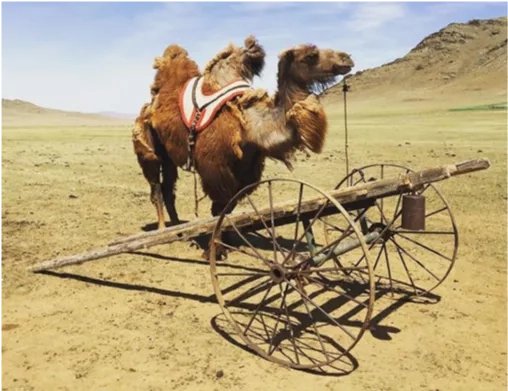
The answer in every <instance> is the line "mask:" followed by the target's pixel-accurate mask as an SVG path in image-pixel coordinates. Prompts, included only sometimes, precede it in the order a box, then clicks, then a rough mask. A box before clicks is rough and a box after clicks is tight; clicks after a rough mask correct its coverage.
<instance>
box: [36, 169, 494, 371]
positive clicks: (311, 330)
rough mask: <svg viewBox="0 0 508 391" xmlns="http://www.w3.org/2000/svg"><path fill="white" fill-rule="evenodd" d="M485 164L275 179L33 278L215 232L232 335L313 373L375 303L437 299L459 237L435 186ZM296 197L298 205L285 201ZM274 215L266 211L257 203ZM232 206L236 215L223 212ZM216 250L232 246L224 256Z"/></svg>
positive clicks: (50, 264)
mask: <svg viewBox="0 0 508 391" xmlns="http://www.w3.org/2000/svg"><path fill="white" fill-rule="evenodd" d="M489 166H490V163H489V161H488V160H487V159H479V160H470V161H465V162H461V163H457V164H449V165H444V166H440V167H435V168H430V169H425V170H421V171H413V170H411V169H408V168H405V167H402V166H399V165H394V164H378V165H370V166H365V167H362V168H359V169H354V170H352V171H351V173H350V174H349V175H347V176H346V177H345V178H344V179H343V180H342V181H341V182H340V183H339V184H338V185H337V186H336V187H335V189H334V190H332V191H330V192H325V191H323V190H321V189H319V188H317V187H316V186H313V185H312V184H310V183H306V182H303V181H300V180H295V179H267V180H263V181H262V182H260V183H259V184H256V185H257V186H258V188H257V189H256V192H255V193H254V194H253V195H250V196H246V195H245V194H247V191H248V189H249V187H246V188H245V189H243V190H241V191H240V192H239V193H238V194H237V195H236V196H235V197H234V198H233V199H232V200H231V202H236V201H237V200H238V201H239V204H238V207H237V208H236V211H235V212H234V213H231V214H224V213H223V214H221V215H220V216H218V217H215V218H210V219H204V220H197V221H191V222H189V223H185V224H181V225H178V226H175V227H170V228H166V229H163V230H158V231H151V232H146V233H142V234H137V235H134V236H129V237H125V238H120V239H118V240H116V241H114V242H112V243H110V244H109V245H107V246H106V247H104V248H100V249H97V250H93V251H90V252H87V253H84V254H79V255H72V256H68V257H63V258H58V259H53V260H50V261H46V262H42V263H40V264H37V265H35V266H33V267H32V268H31V269H30V270H32V271H34V272H38V271H43V270H47V269H54V268H58V267H62V266H66V265H72V264H79V263H83V262H88V261H92V260H95V259H100V258H104V257H108V256H111V255H115V254H120V253H128V252H133V251H136V250H140V249H145V248H148V247H153V246H156V245H161V244H166V243H171V242H174V241H179V240H189V239H192V238H196V237H198V236H200V235H206V234H211V235H212V238H213V241H212V245H211V249H210V250H211V251H210V271H211V277H212V284H213V287H214V290H215V294H216V297H217V301H218V303H219V305H220V306H221V308H222V311H223V313H224V315H225V318H226V319H227V320H228V321H229V323H228V324H229V327H230V328H231V329H232V332H231V334H234V338H237V339H239V340H240V341H243V342H244V343H245V344H247V346H248V347H249V348H250V349H252V350H253V351H254V352H256V353H258V354H259V355H261V356H262V357H265V358H266V359H268V360H271V361H274V362H277V363H279V364H282V365H286V366H290V367H295V368H316V367H321V366H324V365H328V364H331V363H332V362H334V361H336V360H340V359H341V357H342V356H344V355H345V354H347V353H348V352H350V351H351V349H352V348H353V347H354V346H355V345H356V344H357V343H358V341H359V340H360V339H361V337H362V335H363V333H364V332H365V330H366V329H367V328H368V327H369V320H370V317H371V314H372V311H373V305H374V301H375V297H376V295H377V294H379V293H380V292H382V293H383V294H388V295H391V296H397V295H401V294H403V295H414V296H422V295H426V294H428V293H429V292H430V291H432V290H433V289H435V288H436V287H437V286H438V285H439V284H441V283H442V282H443V281H444V280H445V278H446V277H447V276H448V274H449V273H450V270H451V269H452V267H453V264H454V262H455V259H456V256H457V248H458V232H457V226H456V224H455V221H454V217H453V214H452V213H451V210H450V207H449V204H448V202H447V201H446V200H445V198H444V197H443V196H442V194H441V193H440V192H439V190H438V189H437V188H436V186H435V185H434V182H438V181H442V180H445V179H448V178H450V177H453V176H457V175H462V174H468V173H472V172H475V171H479V170H484V169H487V168H489ZM288 194H293V195H294V196H293V197H294V199H293V200H284V202H276V201H280V199H281V198H282V199H285V198H286V197H287V195H288ZM263 195H264V196H265V197H264V199H265V200H267V201H265V202H267V204H268V205H267V206H264V207H260V206H259V201H257V199H256V198H257V197H258V196H263ZM226 209H227V208H226ZM217 246H223V247H226V248H227V249H229V250H230V251H229V255H228V258H227V260H225V261H221V260H218V259H216V249H217Z"/></svg>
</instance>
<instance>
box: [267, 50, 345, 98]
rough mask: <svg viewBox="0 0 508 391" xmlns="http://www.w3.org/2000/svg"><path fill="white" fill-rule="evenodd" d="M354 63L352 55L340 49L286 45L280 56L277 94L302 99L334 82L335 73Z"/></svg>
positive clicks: (338, 73)
mask: <svg viewBox="0 0 508 391" xmlns="http://www.w3.org/2000/svg"><path fill="white" fill-rule="evenodd" d="M353 67H354V62H353V60H352V59H351V57H349V55H348V54H346V53H344V52H341V51H337V50H332V49H319V48H318V47H316V46H315V45H299V46H296V47H294V48H291V49H287V50H285V51H283V52H282V53H281V54H280V56H279V65H278V74H277V83H278V87H279V94H282V95H286V96H287V95H290V96H291V95H296V96H294V97H293V98H296V100H301V99H305V97H306V96H308V94H310V93H312V92H314V91H316V90H323V89H326V88H327V87H329V86H330V85H332V84H334V82H335V81H336V78H337V76H339V75H345V74H347V73H349V72H350V71H351V69H352V68H353ZM291 100H292V101H293V102H294V101H295V99H291Z"/></svg>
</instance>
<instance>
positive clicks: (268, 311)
mask: <svg viewBox="0 0 508 391" xmlns="http://www.w3.org/2000/svg"><path fill="white" fill-rule="evenodd" d="M131 254H133V255H140V256H146V257H153V258H156V259H160V260H164V261H168V262H178V263H184V264H193V265H202V266H209V262H208V261H206V260H199V259H189V258H177V257H170V256H164V255H160V254H152V253H149V252H139V251H138V252H133V253H131ZM221 266H226V267H229V268H236V269H241V270H245V271H249V270H253V269H251V268H249V267H247V266H241V265H231V264H228V263H227V261H224V262H221V263H220V264H218V265H217V267H221ZM40 273H41V274H45V275H49V276H53V277H57V278H64V279H73V280H77V281H81V282H85V283H89V284H95V285H98V286H102V287H108V288H114V289H124V290H128V291H140V292H150V293H155V294H158V295H162V296H167V297H176V298H183V299H187V300H194V301H196V302H199V303H213V304H218V301H217V299H216V297H215V295H214V294H212V295H209V296H205V295H200V294H198V293H194V292H182V291H178V290H168V289H161V288H157V287H151V286H145V285H139V284H131V283H124V282H117V281H110V280H102V279H99V278H93V277H88V276H83V275H79V274H73V273H61V272H54V271H43V272H40ZM248 279H249V278H246V279H245V280H241V281H239V282H238V283H236V284H233V285H232V286H230V287H228V288H226V289H225V290H224V292H225V291H226V290H228V291H229V292H234V291H235V290H239V289H241V288H242V286H243V285H244V283H245V282H246V281H247V280H248ZM250 279H252V278H250ZM330 285H331V286H332V287H340V288H341V289H344V290H346V291H347V293H348V295H349V296H350V297H352V298H358V300H360V299H359V298H360V296H361V295H362V293H363V292H364V291H365V286H364V285H362V284H352V283H349V282H348V283H346V282H344V281H332V282H330ZM252 294H254V292H252ZM281 294H282V292H281V293H279V294H276V295H272V296H273V297H271V298H270V299H269V300H266V301H264V302H263V303H264V305H263V306H261V307H260V308H258V309H256V306H255V305H253V304H251V303H247V302H246V300H244V299H245V298H246V297H245V294H244V293H242V295H243V297H242V300H240V301H241V302H240V303H238V304H236V305H234V308H235V309H239V310H247V311H251V313H252V311H254V310H256V311H258V310H259V311H260V312H262V313H263V314H264V316H265V317H270V316H271V317H274V316H275V314H276V313H277V309H276V308H273V307H269V305H270V303H273V302H275V301H277V300H278V299H280V298H281ZM288 294H289V292H288ZM319 294H320V293H319V292H315V293H312V294H311V295H309V297H310V298H311V299H315V298H316V297H317V296H318V295H319ZM389 294H390V292H388V291H387V290H384V289H378V290H376V292H375V302H376V303H375V306H374V308H375V310H374V314H373V316H372V317H371V319H370V322H369V326H368V329H367V330H366V331H368V332H370V334H371V335H372V336H373V337H374V338H376V339H380V340H391V339H392V338H393V335H395V334H398V333H399V332H400V331H401V330H400V329H399V328H397V327H395V326H386V325H383V324H382V323H383V322H384V321H385V320H386V319H387V318H388V317H389V315H390V314H392V313H393V312H394V311H396V310H398V309H400V308H401V307H403V306H404V305H406V304H426V305H428V304H435V303H437V302H439V301H440V297H439V296H436V295H432V294H429V295H426V296H421V297H419V298H417V299H415V298H412V297H411V295H410V294H408V293H406V294H405V293H404V292H399V295H398V296H397V297H394V298H392V300H391V301H390V304H389V305H387V306H385V307H381V308H380V306H379V305H378V304H379V302H380V300H381V299H382V298H384V297H387V296H388V295H389ZM242 295H240V296H242ZM346 301H347V299H345V298H344V297H334V298H333V299H330V300H326V302H325V303H324V304H323V305H322V308H323V309H324V310H325V311H327V312H328V313H332V312H333V311H334V310H335V309H337V308H340V307H341V306H344V305H345V304H346ZM302 303H303V301H302ZM298 307H301V305H300V304H299V303H298V302H297V303H293V304H292V305H290V306H287V311H288V320H289V317H290V318H291V319H295V320H296V321H297V326H295V327H294V332H295V335H298V336H300V335H303V334H306V335H308V334H309V330H311V327H312V324H313V323H312V322H321V323H324V324H326V323H328V324H330V325H331V322H330V320H329V319H327V318H326V317H325V316H324V315H323V314H322V313H320V312H319V311H315V310H314V311H312V312H311V313H312V316H311V313H309V312H308V311H307V312H302V311H297V308H298ZM230 308H231V307H230ZM347 308H350V307H347ZM364 309H365V307H364V306H362V304H361V302H359V303H358V305H356V306H353V308H351V309H349V311H348V312H346V313H343V314H342V315H341V316H340V317H338V318H336V319H335V322H336V323H338V324H339V325H341V326H348V327H350V328H353V329H354V328H357V329H360V328H361V327H362V326H363V323H362V322H361V321H358V320H355V319H354V318H355V316H357V315H358V314H359V313H360V312H361V311H362V310H364ZM279 311H280V309H279ZM279 318H280V315H279ZM295 324H296V323H295ZM211 326H212V328H213V329H214V330H215V332H217V333H218V334H219V335H220V336H221V337H223V338H224V339H225V340H226V341H228V342H229V343H231V344H233V345H235V346H238V347H240V348H241V349H243V350H244V351H246V352H249V353H251V354H252V353H254V354H258V353H257V352H255V351H254V350H253V349H252V348H250V347H249V346H248V345H247V344H245V343H244V341H243V340H242V339H241V338H238V336H236V338H235V332H234V330H233V331H232V326H231V324H229V323H228V322H227V319H226V318H225V317H224V315H223V314H222V313H221V314H218V315H216V316H214V317H213V318H212V319H211ZM332 326H333V325H332ZM292 327H293V326H292ZM284 330H285V328H284ZM275 331H278V330H275ZM282 331H283V330H282V328H281V330H280V331H279V332H278V334H277V339H278V342H277V344H278V345H279V346H282V342H284V341H285V340H286V341H287V340H289V339H290V336H289V335H287V334H288V333H286V334H284V333H283V332H282ZM310 332H311V333H312V331H310ZM274 336H275V332H274ZM322 337H323V339H324V340H325V343H326V344H327V346H328V345H329V346H333V347H334V348H335V350H336V351H339V352H342V353H343V355H341V356H340V359H338V360H335V361H334V362H333V363H331V364H328V365H325V366H322V367H320V368H318V369H296V370H300V371H305V372H308V373H312V374H315V375H320V376H337V377H338V376H345V375H348V374H350V373H352V372H353V371H355V370H356V369H357V368H358V366H359V365H358V361H357V360H356V359H355V358H354V357H353V356H352V355H351V354H350V353H349V352H346V349H345V348H344V347H342V346H340V345H338V343H337V342H336V341H334V340H333V339H332V338H331V337H328V336H326V335H324V334H323V335H322ZM272 338H274V339H275V337H272ZM293 338H294V337H293ZM344 352H345V354H344Z"/></svg>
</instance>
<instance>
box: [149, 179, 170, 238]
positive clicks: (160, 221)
mask: <svg viewBox="0 0 508 391" xmlns="http://www.w3.org/2000/svg"><path fill="white" fill-rule="evenodd" d="M150 200H151V201H152V204H154V205H155V211H156V212H157V225H158V229H163V228H166V223H165V222H164V209H163V206H162V190H161V184H160V183H150Z"/></svg>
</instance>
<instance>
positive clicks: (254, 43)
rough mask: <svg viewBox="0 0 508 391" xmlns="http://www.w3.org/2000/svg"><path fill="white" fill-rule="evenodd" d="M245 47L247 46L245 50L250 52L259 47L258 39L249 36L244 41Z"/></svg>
mask: <svg viewBox="0 0 508 391" xmlns="http://www.w3.org/2000/svg"><path fill="white" fill-rule="evenodd" d="M243 46H245V48H246V49H247V50H248V49H250V48H252V47H253V46H259V43H258V42H257V39H256V37H255V36H254V35H249V36H248V37H247V38H245V41H243Z"/></svg>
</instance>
